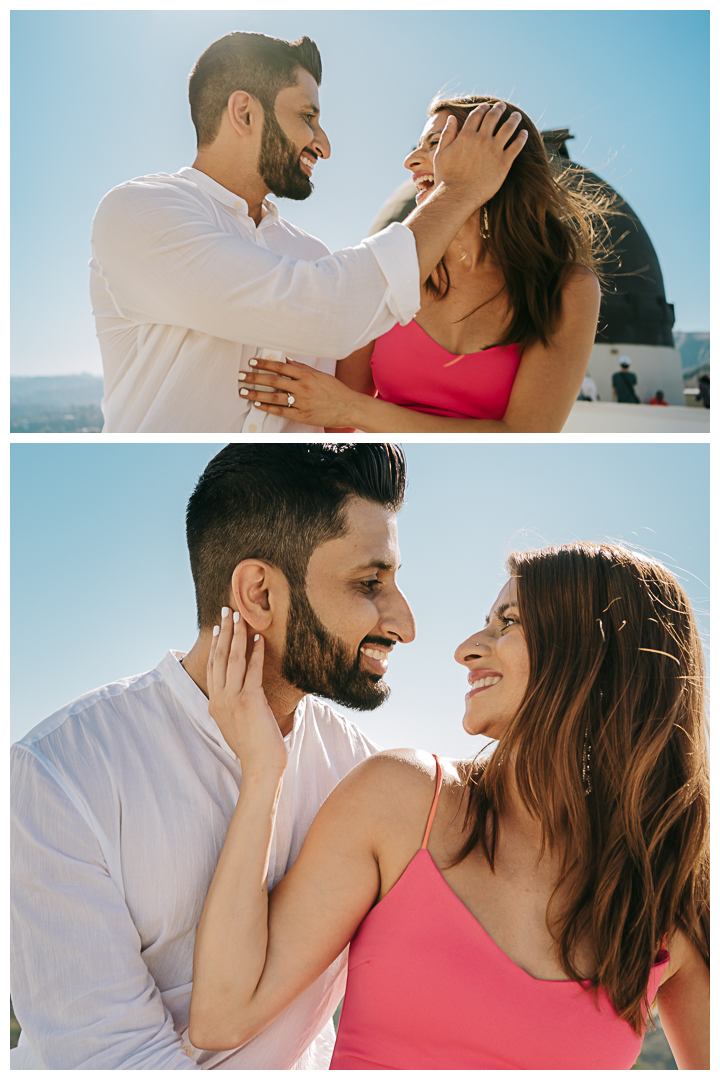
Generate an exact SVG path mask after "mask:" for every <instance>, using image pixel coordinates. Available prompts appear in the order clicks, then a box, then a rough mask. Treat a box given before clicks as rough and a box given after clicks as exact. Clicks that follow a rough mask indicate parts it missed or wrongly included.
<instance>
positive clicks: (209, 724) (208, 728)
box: [157, 649, 307, 759]
mask: <svg viewBox="0 0 720 1080" xmlns="http://www.w3.org/2000/svg"><path fill="white" fill-rule="evenodd" d="M184 656H187V653H184V652H178V650H177V649H170V651H169V652H168V653H167V655H166V656H165V658H164V659H163V660H161V661H160V663H159V664H158V666H157V671H158V672H159V673H160V675H161V676H162V678H163V680H164V681H165V682H166V683H167V685H168V686H169V688H170V690H171V691H172V693H173V694H174V696H175V697H176V698H177V699H178V700H179V702H180V704H181V705H182V706H183V707H184V708H185V710H186V711H187V712H188V713H189V714H190V718H191V720H192V721H193V723H194V724H195V725H196V727H198V728H200V730H201V731H202V732H203V733H204V734H205V735H207V736H208V738H209V739H210V740H211V741H212V742H214V743H215V744H216V745H217V746H221V747H222V749H223V750H224V751H225V752H226V753H227V754H229V755H230V757H232V758H235V759H237V755H236V754H235V752H234V751H233V750H231V749H230V746H229V745H228V744H227V742H226V741H225V739H224V737H223V734H222V732H221V731H220V728H219V727H218V726H217V724H216V723H215V721H214V720H213V718H212V716H211V715H210V713H209V712H208V699H207V698H206V697H205V695H204V694H203V692H202V690H201V689H200V687H199V686H198V685H197V683H196V682H195V681H194V680H193V679H192V678H191V677H190V676H189V675H188V673H187V671H186V670H185V668H184V667H183V666H182V664H181V663H180V661H181V660H182V658H183V657H184ZM306 702H307V698H306V697H304V698H302V699H301V700H300V702H299V703H298V707H297V708H296V710H295V717H294V720H293V726H292V729H291V730H290V732H289V733H288V734H287V735H286V736H285V745H286V746H287V748H288V753H289V754H290V753H292V751H293V748H294V746H295V742H296V740H297V737H298V732H299V730H300V728H301V727H302V723H303V720H304V718H305V708H306Z"/></svg>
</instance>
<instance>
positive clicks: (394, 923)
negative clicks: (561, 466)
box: [189, 543, 709, 1069]
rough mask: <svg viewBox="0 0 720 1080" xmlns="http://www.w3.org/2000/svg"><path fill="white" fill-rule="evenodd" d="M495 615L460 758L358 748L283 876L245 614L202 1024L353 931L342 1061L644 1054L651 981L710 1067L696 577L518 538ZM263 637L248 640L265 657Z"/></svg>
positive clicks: (218, 658)
mask: <svg viewBox="0 0 720 1080" xmlns="http://www.w3.org/2000/svg"><path fill="white" fill-rule="evenodd" d="M508 571H509V580H508V582H507V584H506V585H505V587H504V588H503V590H502V591H501V593H500V595H499V597H498V599H497V601H496V603H495V605H494V607H493V609H492V612H491V613H490V615H489V616H488V618H487V620H486V624H485V627H484V629H482V630H480V631H479V632H477V633H475V634H472V635H471V636H470V637H469V638H468V639H467V640H466V641H464V642H463V643H462V644H461V645H460V646H459V647H458V649H457V652H456V654H455V655H456V659H457V660H458V662H459V663H460V664H462V665H463V666H464V667H466V668H467V669H468V678H469V683H470V690H469V693H468V694H467V696H466V705H465V715H464V719H463V726H464V728H465V730H466V731H467V732H469V733H471V734H476V735H484V736H486V737H490V738H492V739H496V740H497V746H496V748H495V750H494V752H493V753H492V754H491V755H490V756H485V757H481V758H479V759H475V760H474V761H450V760H447V759H443V760H442V761H440V760H438V759H437V758H436V759H435V760H433V757H431V756H430V755H429V754H425V753H424V752H422V751H414V750H395V751H389V752H383V753H381V754H378V755H376V756H375V757H373V758H370V759H369V760H368V761H366V762H364V763H363V764H361V765H359V766H357V767H356V768H355V769H354V770H353V771H352V772H351V773H350V774H349V775H348V776H347V777H346V778H345V779H344V780H343V781H342V782H341V783H340V784H339V785H338V787H337V788H336V789H335V790H334V791H333V793H332V794H331V795H330V797H329V798H328V799H327V801H326V802H325V803H324V805H323V806H322V808H321V810H320V811H319V813H318V815H317V817H316V819H315V821H314V823H313V825H312V827H311V829H310V831H309V833H308V835H307V838H306V840H305V844H304V846H303V848H302V851H301V853H300V855H299V857H298V859H297V862H296V863H295V865H294V866H293V867H292V869H291V870H290V872H289V873H288V874H287V876H286V877H285V878H284V879H283V880H282V881H281V882H280V883H279V884H278V885H277V886H276V888H275V889H274V890H273V893H272V895H271V897H270V900H269V905H268V897H267V890H266V884H265V876H266V873H267V858H268V855H267V853H268V848H269V843H270V837H271V833H272V817H273V812H274V806H275V805H276V802H277V798H278V794H279V790H280V786H281V784H282V775H283V770H284V763H285V757H286V752H285V746H284V743H283V740H282V737H281V736H280V733H279V730H278V726H277V723H276V722H275V720H274V717H273V715H272V713H271V712H270V710H269V708H268V707H267V703H266V702H265V698H264V694H263V692H262V687H261V674H262V656H263V642H262V638H260V639H258V640H257V641H256V643H255V645H254V647H253V646H252V644H251V643H250V645H248V642H247V639H246V629H245V626H244V623H243V621H242V619H240V618H238V621H237V622H233V621H232V617H231V616H228V617H226V618H224V619H223V625H222V627H221V628H220V629H219V633H218V635H217V636H216V637H215V639H214V646H213V649H212V651H211V653H210V659H209V663H208V687H209V690H210V711H211V713H212V715H213V716H214V718H215V719H216V721H217V722H218V724H219V726H220V728H221V730H222V732H223V735H224V736H225V738H226V739H227V741H228V743H229V744H230V746H231V747H232V748H233V750H235V752H236V753H237V754H238V755H239V757H240V760H241V764H242V776H243V780H242V785H241V789H240V795H239V798H238V803H237V809H236V811H235V816H234V818H233V820H232V822H231V825H230V828H229V830H228V834H227V839H226V841H225V846H224V848H223V851H222V853H221V856H220V860H219V862H218V866H217V870H216V873H215V877H214V878H213V881H212V884H211V887H210V891H209V893H208V897H207V900H206V904H205V908H204V911H203V915H202V918H201V921H200V926H199V929H198V934H197V940H196V946H195V967H194V989H193V996H192V1003H191V1010H190V1030H189V1035H190V1039H191V1041H192V1043H193V1044H194V1045H195V1046H197V1047H201V1048H205V1049H209V1048H212V1049H224V1048H230V1047H233V1046H236V1045H240V1044H242V1043H244V1042H245V1041H247V1040H248V1039H250V1038H252V1036H253V1035H255V1034H256V1033H257V1032H258V1031H260V1030H262V1029H263V1028H264V1027H266V1026H267V1025H268V1024H269V1023H270V1022H271V1021H272V1020H273V1019H274V1018H275V1017H277V1016H278V1015H279V1013H280V1012H282V1010H283V1009H285V1008H286V1007H287V1006H288V1004H289V1003H290V1002H291V1001H292V1000H293V999H294V998H295V997H297V996H298V995H299V994H301V993H302V992H303V990H304V989H305V988H306V987H307V986H308V985H309V984H310V983H311V982H312V981H313V980H314V979H315V978H317V977H318V976H319V975H320V973H321V972H322V971H323V970H324V969H325V968H327V967H328V965H329V964H331V963H332V962H333V961H334V960H335V959H336V957H338V956H339V955H340V954H341V953H342V951H343V949H344V948H345V946H346V945H347V944H348V942H350V941H351V945H350V955H349V966H348V982H347V991H346V996H345V1002H344V1006H343V1012H342V1016H341V1020H340V1027H339V1031H338V1038H337V1045H336V1048H335V1054H334V1057H333V1062H332V1065H331V1068H337V1069H361V1068H371V1069H372V1068H374V1069H440V1068H445V1069H448V1068H449V1069H488V1068H503V1069H523V1068H536V1069H623V1068H625V1069H628V1068H630V1067H631V1066H632V1064H633V1062H634V1061H635V1060H636V1058H637V1056H638V1054H639V1052H640V1048H641V1044H642V1040H643V1034H644V1031H645V1030H646V1027H647V1026H648V1024H649V1023H651V1019H650V1017H651V1012H650V1009H651V1005H652V1003H653V1001H654V1000H655V999H657V1005H658V1008H659V1012H660V1017H661V1020H662V1024H663V1027H664V1030H665V1032H666V1035H667V1037H668V1040H669V1042H670V1046H671V1048H672V1050H673V1053H674V1055H675V1059H676V1061H677V1063H678V1066H679V1067H680V1068H702V1069H704V1068H709V1045H708V1043H709V973H708V967H709V938H708V859H709V856H708V836H707V829H708V771H707V768H708V765H707V747H706V726H705V715H704V676H703V656H702V649H701V645H700V641H699V638H698V632H697V629H696V625H695V621H694V618H693V614H692V611H691V608H690V604H689V601H688V599H687V597H686V595H685V593H684V592H683V590H682V589H681V588H680V586H679V585H678V582H677V581H676V579H675V578H674V577H673V575H672V574H670V573H669V571H668V570H667V569H665V567H663V566H662V565H661V564H660V563H659V562H657V561H656V560H654V559H651V558H648V557H646V556H644V555H641V554H638V553H636V552H633V551H630V550H628V549H627V548H624V547H620V546H615V545H609V544H581V543H577V544H570V545H566V546H562V547H555V548H544V549H540V550H537V551H529V552H521V553H516V554H514V555H512V556H511V557H510V559H509V562H508ZM246 656H248V657H249V660H248V661H247V663H246Z"/></svg>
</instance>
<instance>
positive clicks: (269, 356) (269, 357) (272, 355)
mask: <svg viewBox="0 0 720 1080" xmlns="http://www.w3.org/2000/svg"><path fill="white" fill-rule="evenodd" d="M265 359H266V360H277V354H276V353H274V352H269V353H268V354H267V356H266V357H265Z"/></svg>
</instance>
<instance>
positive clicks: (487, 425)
mask: <svg viewBox="0 0 720 1080" xmlns="http://www.w3.org/2000/svg"><path fill="white" fill-rule="evenodd" d="M478 106H481V107H484V108H485V109H486V112H485V115H484V117H483V120H482V124H481V126H480V132H481V133H484V134H485V135H486V138H487V140H488V144H489V146H490V145H492V144H493V143H495V142H497V141H498V140H500V139H501V140H502V141H503V146H504V149H505V150H507V149H509V148H510V147H513V145H514V144H515V141H516V140H517V139H518V137H519V136H520V135H521V133H525V135H524V137H525V138H526V142H525V145H524V146H523V147H522V149H521V150H520V152H519V153H518V154H517V156H516V157H515V159H514V160H513V161H512V164H511V166H510V167H509V171H508V173H507V176H506V178H505V180H504V181H503V183H502V186H501V187H500V189H499V191H498V192H497V193H496V194H495V195H494V196H493V197H492V199H490V201H489V202H487V203H486V204H485V205H484V206H483V207H481V208H480V209H479V210H476V211H475V212H474V213H473V214H472V215H471V217H470V218H468V220H467V221H466V223H465V225H463V227H462V229H461V230H460V232H459V233H458V234H457V236H456V237H455V239H454V240H453V242H452V243H451V244H450V246H449V247H448V249H447V251H446V252H445V255H444V257H443V258H442V259H441V261H440V263H439V265H438V266H437V267H436V268H435V270H434V272H433V273H432V274H431V275H430V277H429V278H428V279H427V281H425V282H424V283H423V286H422V289H421V307H420V310H419V312H418V313H417V315H416V316H415V319H413V320H412V321H411V322H410V323H408V324H407V325H405V326H400V325H396V326H395V327H393V329H392V330H390V331H389V332H388V333H387V334H384V335H383V336H382V337H381V338H378V339H377V340H376V341H371V342H370V344H369V345H367V346H365V348H362V349H360V350H358V351H357V352H355V353H353V354H352V356H349V357H347V358H346V359H345V360H341V361H340V362H339V363H338V365H337V371H336V376H337V378H336V379H335V380H334V381H333V379H332V376H329V375H326V374H323V373H321V372H316V371H315V370H313V369H310V368H308V367H307V366H306V365H303V364H297V363H294V362H291V361H290V362H288V364H287V365H285V364H277V363H273V362H270V361H267V360H257V361H256V363H255V366H256V367H257V369H258V370H262V371H263V373H266V372H267V373H271V377H269V378H265V375H264V374H263V380H262V381H263V383H267V384H269V385H271V386H273V387H276V388H277V389H276V390H275V391H274V392H259V391H252V390H247V391H243V393H246V396H249V398H250V400H253V401H255V402H256V404H257V407H258V408H260V409H262V410H264V411H265V412H270V413H274V414H276V415H279V416H285V417H288V418H290V419H293V420H297V421H300V422H301V423H306V424H315V425H324V426H325V427H326V429H328V430H359V431H366V432H408V431H426V432H476V431H479V432H483V431H490V432H533V431H538V432H549V431H560V430H561V429H562V427H563V424H564V423H565V420H566V419H567V417H568V414H569V412H570V409H571V407H572V403H573V401H575V399H576V398H577V396H578V393H579V391H580V387H581V385H582V380H583V378H584V376H585V374H586V370H587V364H588V360H589V358H590V353H591V350H592V346H593V342H594V340H595V333H596V330H597V320H598V312H599V306H600V282H599V278H598V275H599V274H601V273H602V264H603V262H604V259H605V257H606V256H607V251H606V244H607V239H608V236H609V230H608V226H607V223H606V214H607V212H608V211H609V210H610V209H611V207H610V199H609V197H608V196H607V195H603V194H601V193H599V192H598V191H591V190H588V185H587V183H583V182H582V181H581V180H580V179H579V173H578V174H576V173H575V172H574V171H573V170H572V169H569V168H564V169H563V170H560V169H557V168H555V167H554V166H553V165H551V164H550V162H549V161H548V156H547V153H546V150H545V145H544V143H543V140H542V137H541V135H540V133H539V132H538V130H537V128H536V127H535V125H534V124H533V122H532V121H531V120H530V118H529V117H528V116H527V115H526V114H525V113H523V112H522V110H520V109H518V108H517V107H516V106H512V105H507V104H506V103H505V102H502V101H498V99H496V98H492V97H487V96H481V97H475V96H473V97H462V98H449V99H439V100H436V101H434V102H433V103H432V104H431V106H430V115H429V119H428V122H427V123H426V125H425V128H424V130H423V133H422V135H421V137H420V141H419V143H418V146H417V149H415V150H413V151H412V152H411V153H410V154H409V155H408V156H407V158H406V159H405V168H406V169H409V170H410V172H411V173H412V176H413V180H414V181H415V184H416V187H417V196H416V202H417V203H418V204H420V203H424V202H427V201H428V200H432V199H433V198H435V197H437V194H438V193H439V191H440V189H441V188H442V176H441V175H436V163H435V155H436V152H437V151H438V150H440V151H442V148H443V147H444V146H446V145H447V144H448V143H449V142H450V141H452V139H453V138H454V137H455V135H456V133H457V131H458V130H459V129H460V128H462V126H463V124H464V122H465V120H466V118H467V117H468V115H469V114H470V112H472V110H473V109H476V108H477V107H478ZM511 117H514V118H515V119H518V120H519V123H518V125H517V127H516V129H515V131H514V132H513V133H512V135H511V136H510V137H508V133H507V131H506V130H505V131H503V127H502V124H503V121H506V120H509V119H510V118H511ZM441 156H442V155H441V153H440V154H439V155H438V161H437V171H438V173H441V161H440V159H441ZM376 395H377V396H376ZM290 398H291V399H292V401H290V400H289V399H290Z"/></svg>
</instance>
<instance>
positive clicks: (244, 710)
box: [189, 616, 382, 1050]
mask: <svg viewBox="0 0 720 1080" xmlns="http://www.w3.org/2000/svg"><path fill="white" fill-rule="evenodd" d="M246 655H247V641H246V626H245V623H244V622H243V620H242V618H239V619H238V621H237V622H236V623H233V622H232V620H231V618H230V617H229V616H227V617H225V618H224V619H223V626H222V630H221V633H220V635H219V636H218V637H216V638H215V639H214V640H213V647H212V649H211V653H210V659H209V662H208V690H209V696H210V711H211V714H212V715H213V717H214V718H215V720H216V721H217V723H218V725H219V727H220V729H221V731H222V733H223V735H224V736H225V738H226V740H227V742H228V744H229V745H230V746H231V747H232V749H233V750H234V751H235V752H236V753H237V755H238V757H239V759H240V764H241V767H242V783H241V786H240V794H239V797H238V802H237V807H236V809H235V813H234V814H233V818H232V821H231V823H230V827H229V829H228V832H227V837H226V839H225V843H224V845H223V850H222V852H221V855H220V859H219V861H218V865H217V869H216V871H215V875H214V877H213V880H212V883H211V886H210V890H209V892H208V896H207V899H206V901H205V907H204V908H203V913H202V917H201V920H200V925H199V927H198V933H197V937H196V941H195V954H194V973H193V980H194V982H193V992H192V1000H191V1005H190V1030H189V1036H190V1040H191V1042H192V1044H193V1045H194V1046H196V1047H198V1049H212V1050H225V1049H231V1048H233V1047H235V1046H239V1045H241V1044H243V1043H245V1042H247V1040H248V1039H250V1038H252V1037H253V1035H256V1034H257V1033H258V1032H259V1031H261V1030H262V1029H263V1028H265V1027H267V1025H268V1024H269V1023H271V1022H272V1021H273V1020H274V1019H275V1018H276V1017H277V1016H278V1015H279V1014H280V1013H281V1012H282V1011H283V1010H284V1009H285V1008H287V1006H288V1005H289V1004H290V1003H291V1002H292V1001H293V1000H294V999H295V998H296V997H297V996H298V995H299V994H300V993H302V991H303V990H304V989H305V988H306V987H307V986H309V985H310V984H311V983H312V982H314V980H315V979H316V978H318V976H319V975H321V974H322V972H323V971H324V970H325V969H326V968H327V967H328V966H329V965H330V964H331V963H332V961H333V960H334V959H335V958H336V957H337V956H338V955H339V954H340V953H341V952H342V950H343V949H344V948H345V946H346V945H347V943H348V942H349V941H350V939H351V937H352V936H353V934H354V932H355V930H356V928H357V926H358V925H359V923H360V922H361V921H362V919H363V917H364V916H365V914H366V913H367V911H368V910H369V909H370V907H371V906H372V904H373V902H374V900H375V898H376V897H377V894H378V890H379V886H380V876H379V870H378V862H377V858H376V854H375V851H374V849H373V842H372V840H371V837H372V835H373V833H374V831H375V829H374V826H375V815H376V813H377V810H376V808H377V806H378V805H379V803H380V802H381V801H382V800H380V799H378V797H377V791H376V790H375V789H376V781H375V780H374V779H373V776H374V774H373V771H372V770H368V769H367V768H363V766H364V765H366V764H369V763H363V765H361V766H359V767H358V768H357V769H355V770H353V772H352V773H351V774H350V775H349V776H348V777H347V778H346V779H345V781H343V783H342V784H341V785H340V786H339V787H338V788H336V789H335V791H334V792H333V793H332V794H331V795H330V797H329V799H328V800H327V801H326V802H325V804H324V805H323V807H321V809H320V811H319V813H318V814H317V816H316V818H315V821H314V823H313V826H312V828H311V830H310V833H309V834H308V837H307V838H306V841H305V844H304V846H303V848H302V851H301V853H300V856H299V858H298V860H297V862H296V863H295V865H294V866H293V868H292V869H291V871H290V873H289V874H288V875H287V876H286V878H285V879H284V880H283V881H282V882H280V883H279V884H278V886H277V887H276V889H275V890H274V891H273V894H272V897H271V899H270V904H269V919H268V896H267V871H268V858H269V850H270V842H271V838H272V828H273V821H274V814H275V809H276V806H277V801H278V798H279V795H280V789H281V785H282V776H283V772H284V769H285V765H286V761H287V753H286V750H285V744H284V742H283V739H282V736H281V735H280V732H279V729H278V726H277V722H276V720H275V718H274V716H273V714H272V712H271V711H270V708H269V706H268V704H267V701H266V699H265V695H264V692H263V690H262V657H263V641H262V638H260V639H259V640H258V641H257V642H256V643H255V647H254V649H253V651H252V654H251V657H250V660H249V662H247V664H246V661H245V657H246Z"/></svg>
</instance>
